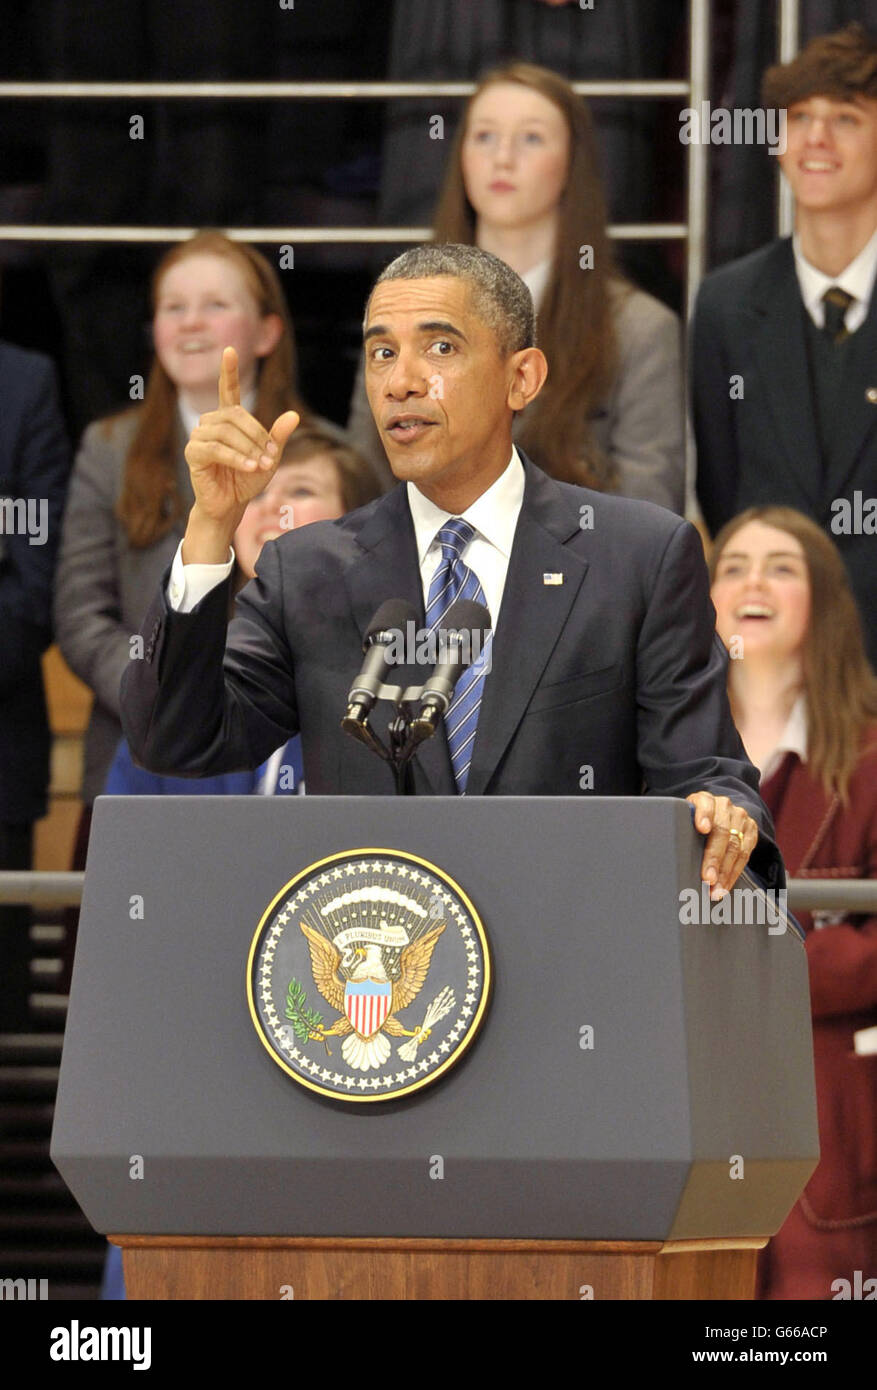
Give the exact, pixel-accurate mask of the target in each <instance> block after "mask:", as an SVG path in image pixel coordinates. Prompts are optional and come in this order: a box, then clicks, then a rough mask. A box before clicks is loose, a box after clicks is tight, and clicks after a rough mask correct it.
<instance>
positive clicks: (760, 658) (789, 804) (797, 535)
mask: <svg viewBox="0 0 877 1390" xmlns="http://www.w3.org/2000/svg"><path fill="white" fill-rule="evenodd" d="M710 569H711V575H712V597H713V603H714V605H715V608H716V629H717V631H718V633H719V636H720V637H721V638H722V641H723V642H724V643H725V645H726V647H727V648H728V651H729V653H730V656H731V660H730V662H729V664H728V693H729V697H730V701H731V709H732V712H733V714H734V718H735V721H736V723H737V727H738V728H739V730H740V734H741V736H742V738H743V742H744V744H745V746H746V750H747V752H748V754H749V756H750V758H751V759H752V760H753V762H754V763H755V764H756V765H757V766H758V767H760V769H761V788H760V790H761V796H762V798H763V800H764V801H765V802H766V804H767V806H768V808H769V809H770V811H771V814H772V815H773V818H774V823H775V825H776V838H777V843H778V845H779V847H780V849H781V851H782V854H783V858H784V859H785V861H786V867H787V870H788V873H789V876H790V877H792V878H807V877H810V878H834V879H844V878H853V879H857V878H858V879H861V878H877V678H875V676H874V673H873V672H872V670H871V668H870V666H869V665H868V661H867V658H866V656H865V649H864V643H863V638H862V628H861V623H860V620H859V615H858V610H857V608H856V604H855V601H854V599H853V596H852V592H851V589H850V586H849V581H848V579H847V574H846V570H845V568H844V564H843V561H842V560H841V558H840V555H839V553H838V551H837V550H836V549H835V547H834V545H833V544H832V542H831V541H830V540H829V538H828V536H827V535H826V534H825V533H824V532H823V531H822V529H821V528H820V527H819V526H817V525H816V523H815V522H813V521H810V520H809V518H808V517H806V516H804V515H803V514H802V513H801V512H797V511H795V510H793V509H792V508H790V507H779V506H770V507H751V508H749V510H748V511H745V512H742V513H741V514H740V515H739V516H737V517H735V518H734V519H733V520H732V521H730V522H728V524H727V525H726V526H725V527H724V528H723V529H722V530H721V531H720V532H719V534H718V536H717V537H716V540H715V544H714V546H713V551H712V558H711V564H710ZM798 916H799V920H800V922H801V925H802V926H803V928H804V931H805V934H806V935H805V946H806V951H807V958H808V964H809V970H810V992H811V999H812V1007H813V1047H814V1060H815V1065H816V1095H817V1103H818V1108H819V1137H820V1149H821V1153H822V1157H821V1160H820V1163H819V1166H818V1167H817V1169H816V1172H815V1173H814V1174H813V1177H812V1178H811V1179H810V1182H809V1183H808V1184H807V1187H806V1188H805V1190H804V1192H803V1194H802V1196H801V1198H800V1199H799V1201H798V1202H797V1203H796V1205H795V1207H794V1208H793V1210H792V1212H791V1214H790V1215H789V1217H788V1219H787V1221H786V1222H785V1224H784V1225H783V1227H782V1229H781V1230H780V1231H779V1233H778V1234H777V1235H776V1236H775V1237H774V1239H773V1240H772V1241H771V1242H770V1244H769V1246H768V1248H767V1250H766V1251H765V1253H764V1255H763V1256H762V1258H761V1261H760V1267H759V1290H760V1294H761V1296H762V1297H764V1298H779V1299H787V1298H808V1299H809V1298H818V1299H830V1298H832V1297H833V1296H834V1290H833V1285H834V1284H835V1282H836V1281H837V1280H838V1279H847V1280H849V1281H850V1283H851V1284H852V1282H853V1280H854V1275H855V1271H856V1270H857V1269H858V1270H870V1271H872V1272H873V1271H874V1270H875V1269H877V1142H875V1136H877V1048H875V1046H874V1044H873V1042H869V1039H870V1038H873V1036H874V1028H875V1025H877V914H874V913H872V914H870V915H868V914H867V913H849V912H822V913H809V912H808V913H805V912H802V913H799V914H798Z"/></svg>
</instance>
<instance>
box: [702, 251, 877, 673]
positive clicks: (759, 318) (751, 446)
mask: <svg viewBox="0 0 877 1390" xmlns="http://www.w3.org/2000/svg"><path fill="white" fill-rule="evenodd" d="M805 312H806V310H805V309H804V305H803V301H802V299H801V292H800V289H799V286H798V277H797V275H796V273H795V258H794V254H793V251H792V243H791V240H789V239H788V238H785V239H783V240H781V241H774V242H771V244H770V245H769V246H765V247H762V249H761V250H759V251H755V252H753V254H752V255H751V256H746V257H744V258H743V259H742V260H739V261H734V262H732V263H731V264H730V265H726V266H722V267H721V268H720V269H719V270H716V271H714V272H713V273H712V274H711V275H708V276H707V278H706V279H705V280H704V282H703V284H702V285H701V287H700V292H699V294H698V298H697V304H696V307H695V312H694V319H693V322H692V336H691V353H690V361H691V387H692V389H691V396H692V408H693V412H694V427H695V435H696V439H697V496H698V499H699V501H700V505H701V509H702V511H703V514H704V517H705V519H706V523H707V525H708V526H709V528H710V530H711V531H712V532H713V534H715V532H716V531H717V530H719V528H720V527H722V526H724V524H725V522H726V521H729V520H730V518H731V517H732V516H735V515H736V514H737V512H739V511H742V510H743V509H744V508H745V507H754V506H763V505H767V504H770V503H779V504H781V505H782V506H786V507H796V508H797V509H798V510H799V511H802V512H805V513H806V514H807V515H808V516H810V517H812V519H813V520H814V521H815V522H817V523H818V525H820V526H822V527H824V528H825V530H826V531H827V533H828V535H829V536H830V537H831V539H832V540H833V541H834V542H835V544H836V545H837V547H838V549H839V550H840V552H841V555H842V556H843V558H844V560H845V562H846V566H847V570H848V572H849V576H850V583H851V585H852V588H853V592H854V593H855V595H856V599H857V601H858V604H859V612H860V614H861V617H862V623H863V626H864V629H865V637H866V641H867V644H868V651H869V655H870V657H871V661H872V663H874V664H875V665H877V538H875V536H874V535H873V534H869V532H867V531H865V530H864V529H863V528H860V531H859V533H858V534H856V533H855V532H853V533H852V534H849V535H846V534H843V532H841V531H836V530H834V529H832V522H833V521H834V522H835V523H839V522H840V521H841V520H842V519H843V518H842V516H841V514H840V512H839V511H837V510H833V509H832V503H833V502H835V501H837V500H839V499H841V498H845V499H847V500H848V501H849V503H850V507H851V509H853V508H854V507H855V494H856V492H857V491H858V492H859V493H861V495H862V497H861V502H862V505H864V499H866V498H869V497H877V294H873V295H872V296H871V304H870V307H869V312H868V316H867V318H866V320H865V322H864V323H863V324H862V326H861V327H860V328H859V329H857V331H856V332H855V333H854V334H853V336H852V338H851V339H850V343H849V345H850V350H851V358H850V364H849V366H850V370H849V375H848V377H847V379H846V380H845V382H844V385H843V400H842V401H841V404H840V407H839V409H838V412H837V419H836V421H835V422H834V428H835V430H836V435H837V448H836V453H835V459H834V461H833V465H832V467H831V468H829V469H824V467H823V462H822V458H821V453H820V447H819V434H818V430H817V422H816V414H815V410H814V404H813V392H812V388H811V384H810V369H809V365H808V361H807V343H806V339H805V325H804V317H803V316H804V314H805ZM732 376H735V377H740V378H741V379H742V390H743V395H742V397H740V394H739V390H737V392H736V396H737V398H736V399H734V398H732V396H731V382H730V378H731V377H732ZM853 519H854V518H853Z"/></svg>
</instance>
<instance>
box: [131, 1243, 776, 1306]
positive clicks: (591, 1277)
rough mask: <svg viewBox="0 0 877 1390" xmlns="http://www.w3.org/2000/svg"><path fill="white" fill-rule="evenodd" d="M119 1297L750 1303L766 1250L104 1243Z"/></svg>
mask: <svg viewBox="0 0 877 1390" xmlns="http://www.w3.org/2000/svg"><path fill="white" fill-rule="evenodd" d="M109 1238H110V1240H111V1241H113V1242H114V1244H116V1245H121V1246H122V1249H123V1252H124V1257H123V1263H124V1268H125V1285H126V1288H127V1292H128V1297H129V1298H147V1299H170V1300H175V1299H228V1298H231V1299H275V1300H279V1299H283V1298H296V1299H363V1300H366V1299H367V1300H370V1301H374V1300H382V1299H399V1300H405V1299H436V1300H438V1299H441V1300H444V1301H450V1300H458V1299H472V1300H484V1299H582V1298H590V1297H593V1298H595V1299H646V1300H648V1299H721V1298H731V1299H751V1298H752V1297H753V1296H754V1293H755V1264H756V1260H757V1257H758V1251H759V1249H761V1247H762V1246H764V1245H765V1244H766V1243H767V1242H766V1240H763V1239H748V1238H741V1239H739V1240H716V1241H702V1240H701V1241H671V1242H664V1243H661V1242H660V1241H601V1240H596V1241H594V1240H591V1241H579V1240H553V1241H549V1240H544V1241H529V1240H422V1239H409V1240H402V1239H399V1240H394V1239H384V1238H381V1239H361V1240H350V1239H341V1238H340V1237H336V1238H328V1237H327V1238H325V1239H313V1238H304V1237H302V1238H295V1237H282V1236H271V1237H268V1236H228V1237H224V1236H123V1235H118V1236H110V1237H109Z"/></svg>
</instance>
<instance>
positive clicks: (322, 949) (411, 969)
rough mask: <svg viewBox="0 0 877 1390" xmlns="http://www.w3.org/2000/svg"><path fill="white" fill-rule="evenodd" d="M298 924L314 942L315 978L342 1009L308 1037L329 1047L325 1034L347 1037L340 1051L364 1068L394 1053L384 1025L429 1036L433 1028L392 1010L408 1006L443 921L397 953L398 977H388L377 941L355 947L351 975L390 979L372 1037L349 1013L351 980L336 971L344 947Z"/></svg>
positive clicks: (398, 1034) (394, 1032) (397, 1033)
mask: <svg viewBox="0 0 877 1390" xmlns="http://www.w3.org/2000/svg"><path fill="white" fill-rule="evenodd" d="M299 926H300V928H301V930H302V932H303V934H304V936H305V937H306V939H307V943H308V947H309V948H310V953H311V969H312V971H313V976H314V984H315V985H316V986H317V989H318V990H319V991H320V993H321V994H322V996H323V998H324V999H325V1000H326V1003H327V1004H328V1005H329V1006H330V1008H333V1009H336V1010H337V1011H338V1013H339V1014H340V1017H339V1018H336V1020H335V1022H334V1023H333V1024H332V1025H331V1026H330V1027H328V1028H327V1027H325V1026H324V1024H323V1023H322V1021H320V1022H319V1023H318V1024H316V1025H315V1026H314V1027H313V1028H312V1029H311V1031H310V1032H309V1033H308V1037H309V1038H312V1039H313V1040H314V1041H315V1042H321V1043H324V1044H325V1045H326V1047H327V1049H328V1043H326V1039H327V1038H332V1037H342V1038H343V1039H344V1041H343V1042H342V1044H341V1053H342V1056H343V1057H344V1059H345V1061H346V1062H347V1063H348V1065H350V1066H351V1067H355V1068H358V1069H359V1070H362V1071H365V1070H367V1069H368V1068H370V1067H378V1066H383V1064H384V1062H385V1061H386V1060H387V1058H388V1057H389V1055H390V1044H389V1043H388V1042H387V1040H386V1038H384V1037H382V1033H383V1032H384V1031H386V1032H387V1033H389V1035H390V1037H393V1038H417V1040H418V1043H421V1042H424V1041H425V1040H426V1039H427V1038H428V1037H429V1034H430V1031H431V1030H430V1029H429V1028H427V1027H425V1026H423V1025H421V1026H420V1027H419V1028H405V1027H403V1025H402V1024H401V1023H400V1022H399V1020H398V1019H397V1018H396V1017H394V1015H395V1014H397V1013H398V1012H400V1011H401V1010H402V1009H405V1008H407V1007H408V1005H409V1004H411V1003H412V1002H413V1001H414V1000H415V999H416V998H417V995H418V994H419V993H420V990H421V988H422V987H423V982H424V980H425V979H426V976H427V972H428V970H429V966H430V961H431V960H432V953H433V951H434V949H435V944H436V942H437V941H438V939H439V937H440V936H441V934H442V932H443V931H444V929H445V923H444V922H441V923H440V924H439V925H438V926H435V927H433V928H432V929H431V930H430V931H428V932H424V934H423V935H422V936H420V937H418V938H417V940H415V941H412V942H410V943H409V944H408V945H407V946H406V947H405V949H404V951H403V952H402V954H401V956H400V958H399V972H400V973H399V978H398V979H397V980H395V981H390V979H389V976H388V975H387V972H386V970H385V969H384V964H383V961H382V960H381V954H380V951H379V950H377V949H376V948H375V947H373V946H369V947H362V946H359V947H357V949H356V951H355V952H354V959H355V960H356V961H357V964H356V965H355V966H354V967H353V971H352V974H351V976H350V979H351V981H364V980H372V981H374V982H376V983H382V984H392V995H391V1001H390V1009H389V1013H388V1014H387V1017H386V1018H385V1019H384V1021H383V1023H382V1024H381V1027H380V1028H379V1029H378V1031H377V1032H376V1033H374V1034H373V1035H372V1036H371V1037H370V1038H364V1037H362V1035H361V1034H359V1033H357V1032H356V1030H355V1029H354V1027H353V1024H352V1023H351V1021H350V1019H349V1018H348V1017H347V1014H346V1013H345V1004H344V992H345V986H346V984H347V981H346V980H344V979H342V978H341V977H340V976H339V974H338V967H339V965H340V964H341V952H340V951H339V950H338V948H337V946H335V945H334V944H333V943H332V942H331V941H330V940H328V938H327V937H325V936H323V935H322V934H321V933H320V932H318V931H315V930H314V928H313V927H309V926H308V924H307V923H306V922H300V923H299ZM424 1022H425V1020H424ZM294 1026H295V1025H294V1024H293V1027H294ZM351 1034H352V1035H353V1036H352V1037H351V1036H350V1035H351Z"/></svg>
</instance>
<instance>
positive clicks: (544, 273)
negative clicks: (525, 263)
mask: <svg viewBox="0 0 877 1390" xmlns="http://www.w3.org/2000/svg"><path fill="white" fill-rule="evenodd" d="M550 274H551V257H550V256H549V257H547V258H546V259H545V260H544V261H540V262H539V264H538V265H534V266H533V268H532V270H528V271H527V273H526V275H522V276H521V279H522V280H523V282H524V284H525V285H526V286H527V289H528V290H529V291H530V297H531V298H532V300H533V307H534V309H535V310H536V312H537V313H538V312H539V305H540V304H541V303H542V296H543V295H544V294H545V288H546V286H547V284H548V277H549V275H550Z"/></svg>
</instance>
